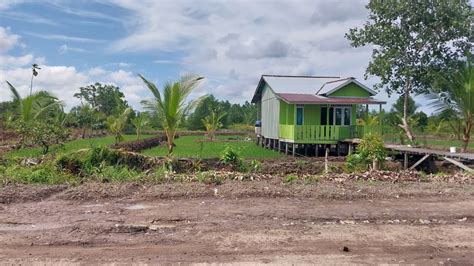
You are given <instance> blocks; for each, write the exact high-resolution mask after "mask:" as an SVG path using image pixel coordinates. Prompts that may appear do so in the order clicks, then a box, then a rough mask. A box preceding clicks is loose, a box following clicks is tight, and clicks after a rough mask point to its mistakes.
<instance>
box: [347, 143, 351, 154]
mask: <svg viewBox="0 0 474 266" xmlns="http://www.w3.org/2000/svg"><path fill="white" fill-rule="evenodd" d="M348 149H349V150H348V151H347V154H348V155H351V154H352V144H349V147H348Z"/></svg>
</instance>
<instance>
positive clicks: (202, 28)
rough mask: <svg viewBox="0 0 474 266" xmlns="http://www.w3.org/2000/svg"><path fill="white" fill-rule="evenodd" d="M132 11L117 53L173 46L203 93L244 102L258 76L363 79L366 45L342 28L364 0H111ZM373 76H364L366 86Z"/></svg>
mask: <svg viewBox="0 0 474 266" xmlns="http://www.w3.org/2000/svg"><path fill="white" fill-rule="evenodd" d="M111 2H112V3H114V4H116V5H119V6H120V7H122V8H125V9H128V10H129V11H130V12H131V13H132V15H131V16H129V17H128V19H127V21H128V23H127V24H126V26H127V28H128V29H127V32H128V35H127V36H126V37H124V38H122V39H120V40H117V41H116V42H114V43H112V44H111V45H110V47H109V49H110V50H111V51H115V52H127V51H129V52H144V51H146V52H150V51H173V52H175V53H176V52H177V53H180V54H182V55H183V56H182V57H181V58H178V59H177V60H176V61H174V60H167V59H159V60H155V61H153V62H155V63H158V64H171V63H181V64H180V65H181V66H182V67H183V69H182V72H191V73H197V74H200V75H203V76H205V77H207V78H208V82H207V84H205V87H204V88H202V89H201V92H207V93H212V94H214V95H216V96H217V97H218V98H223V99H228V100H231V101H236V102H242V101H245V100H250V99H251V96H252V94H253V91H254V89H255V87H256V85H257V82H258V79H259V78H260V75H262V74H289V75H297V74H307V75H337V76H355V77H357V78H359V79H363V74H364V72H365V67H366V66H367V63H368V62H369V59H370V50H369V49H363V48H362V49H354V48H351V47H350V44H349V41H348V40H346V39H345V38H344V34H345V33H346V32H347V31H348V30H349V28H352V27H354V26H358V25H362V24H363V23H364V21H365V19H366V16H367V13H366V10H365V8H364V6H365V4H366V0H354V1H343V0H335V1H327V0H316V1H313V0H298V1H297V2H294V1H283V0H282V1H236V2H232V4H230V3H228V2H216V1H210V0H209V1H200V2H199V5H191V4H190V3H189V2H188V1H160V2H156V1H151V0H149V1H146V2H145V3H143V2H141V3H140V4H138V3H137V2H136V1H133V0H111ZM374 82H375V81H374V79H370V80H369V81H366V82H365V83H367V84H368V85H372V84H373V83H374Z"/></svg>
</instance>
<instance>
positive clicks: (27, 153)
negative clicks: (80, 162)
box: [4, 135, 153, 158]
mask: <svg viewBox="0 0 474 266" xmlns="http://www.w3.org/2000/svg"><path fill="white" fill-rule="evenodd" d="M152 136H153V135H145V136H142V138H149V137H152ZM136 138H137V136H136V135H124V141H132V140H136ZM114 142H115V141H114V137H113V136H106V137H100V138H89V139H76V140H73V141H70V142H66V143H64V145H63V146H59V145H55V146H53V147H51V148H50V152H49V153H48V154H51V153H55V154H63V153H68V152H71V151H76V150H79V149H85V148H90V147H94V146H104V145H111V144H114ZM40 155H41V148H38V147H36V148H26V149H19V150H14V151H10V152H7V153H5V154H4V157H5V158H15V157H36V156H40Z"/></svg>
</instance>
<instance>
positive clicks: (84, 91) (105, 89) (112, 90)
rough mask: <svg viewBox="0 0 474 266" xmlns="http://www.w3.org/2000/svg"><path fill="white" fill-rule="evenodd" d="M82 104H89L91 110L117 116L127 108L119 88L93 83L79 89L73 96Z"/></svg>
mask: <svg viewBox="0 0 474 266" xmlns="http://www.w3.org/2000/svg"><path fill="white" fill-rule="evenodd" d="M74 97H76V98H79V99H80V100H81V101H83V103H89V104H90V105H91V106H92V108H97V110H98V111H100V112H102V113H104V114H106V115H107V116H110V115H118V114H120V113H121V112H123V110H124V109H126V108H127V107H128V103H127V101H125V95H124V94H123V93H122V92H121V91H120V88H119V87H116V86H114V85H107V84H100V83H98V82H97V83H95V84H91V85H88V86H86V87H81V88H79V92H78V93H76V94H74Z"/></svg>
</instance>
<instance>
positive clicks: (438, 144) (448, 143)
mask: <svg viewBox="0 0 474 266" xmlns="http://www.w3.org/2000/svg"><path fill="white" fill-rule="evenodd" d="M384 139H385V142H387V143H400V138H395V137H392V136H390V137H385V138H384ZM417 141H418V143H419V144H420V145H421V146H425V145H427V146H428V147H433V148H437V149H446V150H447V149H449V147H456V148H458V150H459V149H461V146H462V145H463V143H462V141H460V140H455V139H443V138H441V137H440V138H439V139H433V138H432V137H430V138H427V139H426V140H425V139H424V138H423V136H417ZM468 149H469V150H474V138H472V141H471V142H469V146H468Z"/></svg>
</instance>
